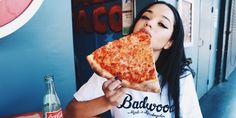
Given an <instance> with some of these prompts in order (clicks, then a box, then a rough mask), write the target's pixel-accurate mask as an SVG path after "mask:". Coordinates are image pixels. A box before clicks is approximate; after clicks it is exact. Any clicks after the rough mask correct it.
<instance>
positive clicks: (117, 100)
mask: <svg viewBox="0 0 236 118" xmlns="http://www.w3.org/2000/svg"><path fill="white" fill-rule="evenodd" d="M140 30H146V31H147V32H148V33H149V34H150V35H151V37H152V38H151V42H152V48H153V51H154V57H155V61H156V67H157V72H158V73H159V75H158V76H159V77H158V78H160V80H159V81H160V83H161V89H162V90H161V91H162V92H161V93H160V94H157V93H149V92H141V91H135V90H132V89H127V88H124V87H122V86H121V85H120V84H121V82H120V81H119V80H115V79H114V80H108V81H107V80H106V79H104V78H101V77H99V76H98V75H96V74H93V76H92V77H91V78H90V79H89V80H88V82H87V83H86V84H84V85H83V86H82V87H81V88H80V89H79V90H78V91H77V92H76V93H75V95H74V97H75V98H74V99H73V100H72V101H71V103H70V104H69V105H68V106H67V108H66V110H65V112H64V115H65V117H70V118H73V117H92V116H98V115H99V114H101V113H104V112H106V111H109V110H110V111H109V112H110V113H111V115H112V117H115V118H128V117H135V118H145V117H146V118H149V117H165V118H174V117H175V118H179V117H183V118H201V117H202V114H201V110H200V107H199V103H198V98H197V95H196V91H195V88H194V82H193V76H192V75H193V74H192V71H191V69H190V68H189V66H188V64H187V63H186V57H185V52H184V46H183V40H184V39H183V38H184V31H183V25H182V21H181V18H180V16H179V14H178V12H177V10H176V9H175V8H174V7H173V6H172V5H170V4H168V3H165V2H154V3H152V4H150V5H148V6H147V7H145V8H144V9H143V10H141V12H140V14H139V15H138V16H137V18H136V20H135V22H134V25H133V27H132V32H137V31H140ZM88 92H92V93H88Z"/></svg>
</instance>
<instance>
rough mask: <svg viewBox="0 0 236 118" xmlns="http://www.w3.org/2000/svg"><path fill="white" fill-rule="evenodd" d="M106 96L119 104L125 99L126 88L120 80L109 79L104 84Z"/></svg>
mask: <svg viewBox="0 0 236 118" xmlns="http://www.w3.org/2000/svg"><path fill="white" fill-rule="evenodd" d="M103 91H104V93H105V97H106V99H107V101H108V102H110V104H112V105H114V106H117V105H119V103H120V102H121V101H122V100H123V96H124V94H125V91H126V88H124V87H122V85H121V81H120V80H115V79H113V80H108V81H106V82H104V84H103Z"/></svg>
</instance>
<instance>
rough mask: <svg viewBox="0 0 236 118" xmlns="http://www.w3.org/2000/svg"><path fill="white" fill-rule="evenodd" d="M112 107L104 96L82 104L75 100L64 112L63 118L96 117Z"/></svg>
mask: <svg viewBox="0 0 236 118" xmlns="http://www.w3.org/2000/svg"><path fill="white" fill-rule="evenodd" d="M112 107H113V106H112V105H111V104H109V103H108V102H107V101H106V99H105V96H102V97H99V98H96V99H93V100H90V101H84V102H78V101H77V100H76V99H75V98H74V99H73V100H72V101H71V102H70V103H69V104H68V106H67V107H66V109H65V110H64V114H63V115H64V118H90V117H93V116H97V115H99V114H101V113H103V112H105V111H107V110H109V109H111V108H112Z"/></svg>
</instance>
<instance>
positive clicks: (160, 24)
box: [158, 23, 168, 29]
mask: <svg viewBox="0 0 236 118" xmlns="http://www.w3.org/2000/svg"><path fill="white" fill-rule="evenodd" d="M158 25H159V26H161V27H163V28H165V29H168V27H166V25H164V24H163V23H158Z"/></svg>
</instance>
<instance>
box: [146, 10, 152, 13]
mask: <svg viewBox="0 0 236 118" xmlns="http://www.w3.org/2000/svg"><path fill="white" fill-rule="evenodd" d="M145 12H149V13H153V11H152V10H149V9H147V10H146V11H145Z"/></svg>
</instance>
